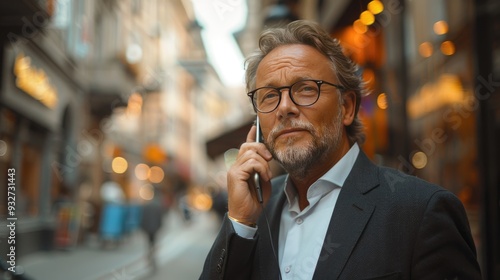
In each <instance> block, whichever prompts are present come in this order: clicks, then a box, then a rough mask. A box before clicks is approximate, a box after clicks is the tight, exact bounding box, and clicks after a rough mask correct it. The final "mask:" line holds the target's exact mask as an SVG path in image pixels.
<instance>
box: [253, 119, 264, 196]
mask: <svg viewBox="0 0 500 280" xmlns="http://www.w3.org/2000/svg"><path fill="white" fill-rule="evenodd" d="M255 125H256V126H257V132H256V134H255V139H256V140H255V141H256V142H257V143H262V140H263V137H262V132H261V131H260V122H259V116H258V115H257V120H256V121H255ZM253 179H254V183H255V189H256V191H257V199H258V200H259V203H262V201H263V199H262V189H261V188H260V176H259V173H255V175H254V177H253Z"/></svg>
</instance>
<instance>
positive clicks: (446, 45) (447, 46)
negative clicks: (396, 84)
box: [441, 41, 455, 55]
mask: <svg viewBox="0 0 500 280" xmlns="http://www.w3.org/2000/svg"><path fill="white" fill-rule="evenodd" d="M441 52H442V53H443V54H444V55H453V54H454V53H455V44H453V42H452V41H444V42H443V43H441Z"/></svg>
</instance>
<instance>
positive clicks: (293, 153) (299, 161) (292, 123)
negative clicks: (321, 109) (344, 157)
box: [266, 109, 342, 178]
mask: <svg viewBox="0 0 500 280" xmlns="http://www.w3.org/2000/svg"><path fill="white" fill-rule="evenodd" d="M341 117H342V111H341V110H340V109H339V112H338V114H337V116H336V118H335V119H333V120H332V125H328V124H327V125H325V126H324V127H323V135H322V136H321V135H318V132H317V131H316V129H315V128H314V126H313V125H312V124H311V123H308V122H304V121H299V120H295V119H290V120H288V121H285V122H282V123H280V124H279V125H278V126H277V127H275V128H274V129H273V130H272V131H271V132H270V133H269V136H268V138H267V141H266V142H267V146H268V149H269V151H270V152H271V154H272V155H273V157H274V158H275V159H276V160H277V161H278V162H279V163H280V164H281V165H282V166H283V168H284V169H285V170H286V171H287V172H288V173H289V174H290V176H292V177H295V178H304V177H305V176H306V175H307V173H308V171H309V170H310V169H311V168H313V167H314V166H315V165H317V164H320V163H321V162H324V160H325V158H327V157H329V156H331V153H330V152H331V151H332V150H337V149H338V148H339V146H340V142H341V139H342V129H341V125H342V123H341ZM291 127H294V128H301V129H305V130H307V131H309V133H311V135H312V136H313V141H312V142H311V143H309V144H308V145H307V146H305V147H297V146H294V143H295V140H296V139H294V138H288V141H287V143H286V145H287V146H288V147H287V148H285V149H280V150H276V142H275V140H276V136H277V134H278V133H279V132H280V131H281V130H283V129H285V128H291Z"/></svg>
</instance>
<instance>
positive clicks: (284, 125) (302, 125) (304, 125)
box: [268, 119, 315, 140]
mask: <svg viewBox="0 0 500 280" xmlns="http://www.w3.org/2000/svg"><path fill="white" fill-rule="evenodd" d="M291 128H298V129H303V130H307V131H309V132H310V133H311V134H313V135H314V134H315V133H314V126H313V125H312V124H311V123H309V122H306V121H302V120H294V119H292V120H290V119H289V120H287V121H284V122H280V123H279V124H278V125H277V126H276V127H274V128H273V129H272V130H271V132H269V136H268V139H269V140H274V139H276V137H277V136H278V135H279V134H280V133H281V132H282V131H283V130H286V129H291Z"/></svg>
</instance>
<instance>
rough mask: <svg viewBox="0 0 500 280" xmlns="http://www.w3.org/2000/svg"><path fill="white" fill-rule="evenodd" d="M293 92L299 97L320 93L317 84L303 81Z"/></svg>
mask: <svg viewBox="0 0 500 280" xmlns="http://www.w3.org/2000/svg"><path fill="white" fill-rule="evenodd" d="M293 91H294V92H295V93H297V94H299V95H304V94H306V95H307V94H315V93H316V92H317V91H318V86H317V85H316V83H315V82H312V81H303V82H299V83H297V84H296V85H295V86H294V88H293Z"/></svg>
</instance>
